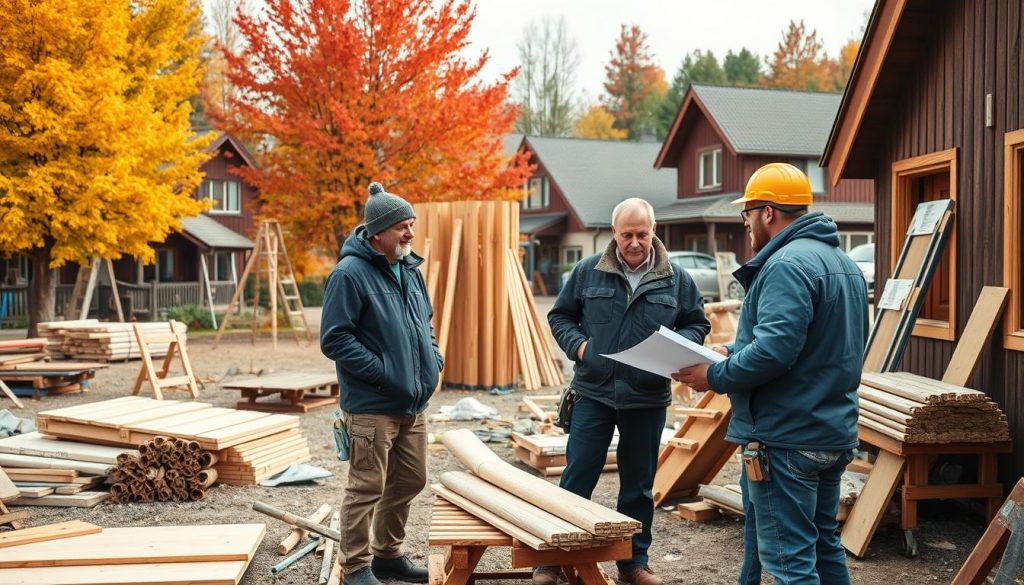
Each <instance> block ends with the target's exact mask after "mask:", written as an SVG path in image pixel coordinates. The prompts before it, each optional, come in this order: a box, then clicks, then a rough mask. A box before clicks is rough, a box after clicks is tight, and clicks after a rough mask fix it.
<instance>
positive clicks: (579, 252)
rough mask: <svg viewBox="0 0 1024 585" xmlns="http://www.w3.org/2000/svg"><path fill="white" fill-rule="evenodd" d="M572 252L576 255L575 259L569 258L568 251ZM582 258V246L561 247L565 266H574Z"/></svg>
mask: <svg viewBox="0 0 1024 585" xmlns="http://www.w3.org/2000/svg"><path fill="white" fill-rule="evenodd" d="M570 252H574V253H575V254H576V256H577V258H576V260H575V261H571V260H569V253H570ZM581 260H583V246H565V247H564V248H562V262H563V264H564V265H565V266H575V265H576V264H577V263H578V262H580V261H581Z"/></svg>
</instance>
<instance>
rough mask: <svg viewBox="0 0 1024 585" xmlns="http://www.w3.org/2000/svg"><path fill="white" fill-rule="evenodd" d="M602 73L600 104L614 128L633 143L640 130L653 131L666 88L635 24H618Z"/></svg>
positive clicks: (645, 39)
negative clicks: (612, 120)
mask: <svg viewBox="0 0 1024 585" xmlns="http://www.w3.org/2000/svg"><path fill="white" fill-rule="evenodd" d="M604 70H605V75H606V76H607V81H605V82H604V89H605V91H606V92H608V94H607V95H606V96H605V98H604V103H605V107H606V108H607V110H608V112H609V113H611V115H612V116H614V117H615V127H616V128H621V129H625V130H627V131H628V132H629V138H630V139H633V140H635V139H637V138H639V137H640V134H641V133H642V132H643V131H644V130H647V131H653V130H654V129H655V127H656V126H657V115H658V111H659V109H660V106H661V100H662V99H664V97H665V91H666V89H667V87H666V84H665V71H664V70H662V69H661V67H658V66H657V65H655V64H654V56H653V54H652V53H651V52H650V48H649V47H648V46H647V34H646V33H644V32H643V31H641V30H640V27H638V26H636V25H633V26H631V27H627V26H626V25H622V31H621V32H620V34H619V38H618V40H616V41H615V50H613V51H612V53H611V60H610V61H609V62H608V64H607V65H605V67H604Z"/></svg>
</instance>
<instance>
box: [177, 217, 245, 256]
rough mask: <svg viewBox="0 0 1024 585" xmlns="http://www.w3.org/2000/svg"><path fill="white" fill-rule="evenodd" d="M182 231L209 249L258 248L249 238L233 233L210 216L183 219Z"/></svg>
mask: <svg viewBox="0 0 1024 585" xmlns="http://www.w3.org/2000/svg"><path fill="white" fill-rule="evenodd" d="M181 229H182V230H183V231H184V232H185V233H186V234H187V235H189V236H191V237H192V238H193V239H195V240H198V241H199V242H201V243H203V244H205V245H206V246H207V247H208V248H221V249H227V250H251V249H252V248H255V247H256V245H255V244H253V243H252V242H251V241H250V240H249V238H247V237H245V236H243V235H241V234H239V233H238V232H235V231H232V230H231V229H229V228H227V227H225V226H224V225H222V224H221V223H220V222H218V221H217V220H215V219H213V218H212V217H210V216H208V215H197V216H195V217H186V218H183V219H182V220H181Z"/></svg>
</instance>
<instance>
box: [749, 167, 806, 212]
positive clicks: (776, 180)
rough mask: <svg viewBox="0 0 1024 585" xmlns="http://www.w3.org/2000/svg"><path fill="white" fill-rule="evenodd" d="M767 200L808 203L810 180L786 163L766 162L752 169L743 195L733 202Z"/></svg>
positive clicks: (781, 202)
mask: <svg viewBox="0 0 1024 585" xmlns="http://www.w3.org/2000/svg"><path fill="white" fill-rule="evenodd" d="M746 201H767V202H769V203H778V204H779V205H810V204H811V181H810V180H809V179H808V178H807V175H805V174H804V173H803V171H801V170H800V169H798V168H796V167H794V166H793V165H791V164H788V163H781V162H775V163H768V164H766V165H764V166H763V167H761V168H759V169H757V170H756V171H754V174H753V175H750V180H749V181H747V189H746V191H744V192H743V197H740V198H739V199H737V200H735V201H733V203H744V202H746Z"/></svg>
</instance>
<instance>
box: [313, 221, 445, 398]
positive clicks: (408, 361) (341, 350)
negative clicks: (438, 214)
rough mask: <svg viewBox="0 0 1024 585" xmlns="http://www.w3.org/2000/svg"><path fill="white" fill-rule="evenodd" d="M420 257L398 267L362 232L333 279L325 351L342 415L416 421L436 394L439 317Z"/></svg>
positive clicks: (327, 295)
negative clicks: (394, 268)
mask: <svg viewBox="0 0 1024 585" xmlns="http://www.w3.org/2000/svg"><path fill="white" fill-rule="evenodd" d="M422 263H423V259H422V258H420V257H419V256H416V255H415V254H413V255H411V256H408V257H406V258H405V259H404V260H402V261H400V262H399V263H398V264H399V266H400V269H401V273H402V281H401V283H399V282H398V279H396V278H395V274H394V272H392V270H391V266H390V265H389V264H388V261H387V258H385V256H384V255H383V254H381V253H380V252H378V251H376V250H374V249H373V247H372V246H370V242H369V241H368V240H367V239H366V228H365V227H363V226H359V227H358V228H356V230H355V232H354V233H353V234H352V235H351V236H350V237H349V238H348V239H347V240H345V245H344V246H342V249H341V261H340V262H338V264H337V265H336V266H335V267H334V269H333V270H332V271H331V274H330V276H328V277H327V285H326V290H325V291H324V308H323V317H322V321H321V325H320V351H322V352H323V354H324V355H325V356H327V357H328V358H330V359H332V360H334V363H335V366H336V368H337V370H338V382H339V384H340V385H341V409H342V410H344V411H345V412H350V413H362V414H418V413H420V412H422V411H423V409H424V408H426V407H427V401H428V400H429V399H430V396H431V395H432V394H433V393H434V388H436V387H437V382H438V377H439V375H440V371H441V368H442V367H443V365H444V361H443V360H442V358H441V353H440V352H439V351H438V349H437V341H436V340H435V339H434V330H433V328H432V327H431V326H430V318H431V316H432V315H433V310H432V309H431V307H430V299H428V298H427V287H426V285H425V284H424V282H423V275H422V274H420V271H419V270H417V269H416V267H417V266H419V265H420V264H422Z"/></svg>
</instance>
